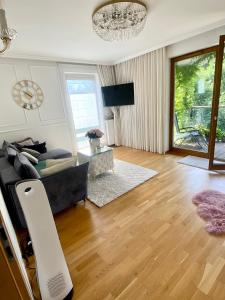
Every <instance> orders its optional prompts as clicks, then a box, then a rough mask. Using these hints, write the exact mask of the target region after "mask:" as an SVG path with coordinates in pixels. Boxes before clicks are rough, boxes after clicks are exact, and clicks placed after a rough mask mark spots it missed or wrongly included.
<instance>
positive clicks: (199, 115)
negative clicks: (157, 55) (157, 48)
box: [170, 47, 216, 157]
mask: <svg viewBox="0 0 225 300" xmlns="http://www.w3.org/2000/svg"><path fill="white" fill-rule="evenodd" d="M215 62H216V48H215V47H213V48H209V49H205V50H201V51H197V52H194V53H190V54H188V55H183V56H180V57H176V58H174V59H172V61H171V118H170V126H171V130H170V133H171V134H170V135H171V136H170V148H171V149H172V150H177V151H179V152H180V151H181V152H182V151H183V152H185V153H190V154H195V155H199V156H203V157H207V155H208V150H209V136H210V127H211V113H212V102H213V87H214V76H215Z"/></svg>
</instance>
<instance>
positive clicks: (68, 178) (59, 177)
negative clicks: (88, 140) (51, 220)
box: [0, 149, 88, 228]
mask: <svg viewBox="0 0 225 300" xmlns="http://www.w3.org/2000/svg"><path fill="white" fill-rule="evenodd" d="M0 153H1V152H0ZM3 154H4V156H0V186H1V189H2V193H3V197H4V200H5V202H6V206H7V208H8V211H9V214H10V217H11V219H12V222H13V224H14V225H15V226H16V227H22V228H26V222H25V219H24V215H23V212H22V208H21V206H20V203H19V200H18V198H17V195H16V192H15V184H16V183H18V182H20V181H22V180H24V179H28V180H29V179H34V178H24V176H21V175H22V174H20V172H19V170H18V168H16V167H14V165H12V164H11V163H10V162H9V160H10V159H9V157H7V155H6V154H5V153H3ZM19 155H20V156H21V155H22V154H19ZM71 155H72V154H71V153H70V152H68V151H66V150H63V149H55V150H52V151H49V152H46V153H44V154H41V156H42V157H41V156H40V157H39V160H46V159H50V158H53V159H57V158H65V157H70V156H71ZM23 159H25V160H27V159H26V157H24V158H23ZM26 163H28V164H30V162H29V161H28V160H27V162H26ZM87 174H88V163H84V164H82V165H78V166H75V167H70V168H68V169H66V170H63V171H60V172H58V173H56V174H53V175H49V176H46V177H41V178H38V179H39V180H40V181H41V182H42V183H43V185H44V187H45V189H46V192H47V195H48V199H49V204H50V206H51V209H52V212H53V214H56V213H58V212H60V211H62V210H64V209H66V208H68V207H71V206H73V205H75V203H77V202H78V201H81V200H85V199H86V197H87Z"/></svg>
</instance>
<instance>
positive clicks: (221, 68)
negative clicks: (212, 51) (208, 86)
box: [209, 35, 225, 170]
mask: <svg viewBox="0 0 225 300" xmlns="http://www.w3.org/2000/svg"><path fill="white" fill-rule="evenodd" d="M213 103H214V105H213V115H212V128H211V149H210V159H209V169H211V170H215V169H217V170H224V169H225V35H223V36H221V37H220V44H219V48H218V51H217V59H216V78H215V89H214V102H213Z"/></svg>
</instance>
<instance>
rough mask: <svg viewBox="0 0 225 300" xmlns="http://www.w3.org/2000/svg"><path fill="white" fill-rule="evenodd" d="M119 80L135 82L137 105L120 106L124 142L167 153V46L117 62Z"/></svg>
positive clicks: (117, 78)
mask: <svg viewBox="0 0 225 300" xmlns="http://www.w3.org/2000/svg"><path fill="white" fill-rule="evenodd" d="M115 75H116V82H117V84H121V83H128V82H134V91H135V105H131V106H121V107H120V124H121V144H122V145H124V146H127V147H132V148H136V149H142V150H146V151H151V152H158V153H164V150H165V149H164V148H165V147H164V128H165V124H164V120H165V114H166V112H165V109H166V80H165V77H166V54H165V48H161V49H159V50H156V51H152V52H150V53H147V54H145V55H142V56H139V57H136V58H134V59H131V60H128V61H126V62H123V63H120V64H117V65H115Z"/></svg>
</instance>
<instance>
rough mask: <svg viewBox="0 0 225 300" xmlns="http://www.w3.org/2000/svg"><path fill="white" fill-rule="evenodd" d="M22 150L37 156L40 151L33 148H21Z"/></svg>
mask: <svg viewBox="0 0 225 300" xmlns="http://www.w3.org/2000/svg"><path fill="white" fill-rule="evenodd" d="M22 151H25V152H27V153H29V154H31V155H33V156H34V157H36V158H38V157H39V156H40V154H41V153H40V152H38V151H36V150H34V149H28V148H22Z"/></svg>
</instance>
